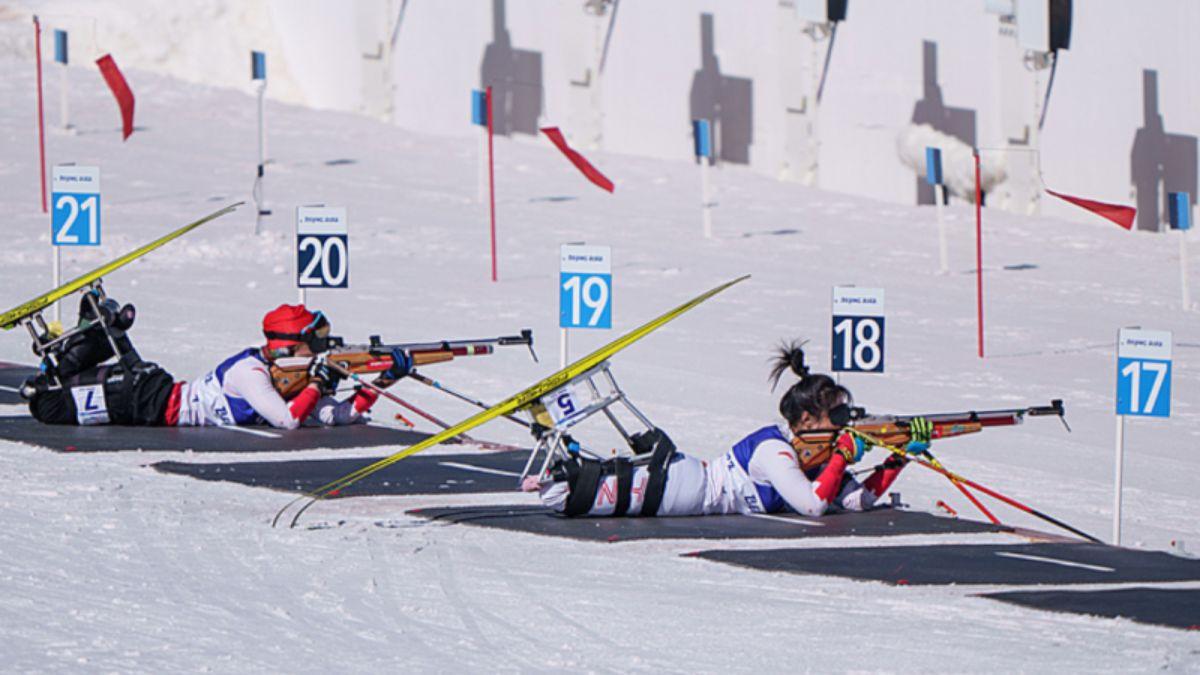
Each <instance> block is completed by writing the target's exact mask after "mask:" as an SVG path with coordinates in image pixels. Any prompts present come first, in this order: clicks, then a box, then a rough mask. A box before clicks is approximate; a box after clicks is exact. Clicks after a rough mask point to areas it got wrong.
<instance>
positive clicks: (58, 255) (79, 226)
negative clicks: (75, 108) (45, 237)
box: [50, 164, 100, 322]
mask: <svg viewBox="0 0 1200 675" xmlns="http://www.w3.org/2000/svg"><path fill="white" fill-rule="evenodd" d="M50 185H51V192H50V205H51V211H50V245H51V246H52V247H53V248H54V287H55V288H58V287H59V286H60V285H62V248H61V247H63V246H99V245H100V168H99V167H95V166H73V165H69V164H63V165H58V166H55V167H54V169H53V170H52V171H51V183H50ZM54 320H55V321H60V322H61V321H62V308H61V307H60V306H59V303H58V302H56V303H54Z"/></svg>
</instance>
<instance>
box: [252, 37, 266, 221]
mask: <svg viewBox="0 0 1200 675" xmlns="http://www.w3.org/2000/svg"><path fill="white" fill-rule="evenodd" d="M250 79H251V80H252V81H254V82H257V83H258V87H257V89H258V165H257V171H258V173H257V175H256V176H255V178H254V209H255V214H254V234H259V233H260V232H262V218H263V216H269V215H271V210H270V209H269V208H267V196H266V194H264V190H263V174H264V173H265V171H264V168H265V166H266V163H267V159H266V157H267V134H266V130H265V129H264V125H265V124H266V122H265V119H264V117H265V114H266V113H265V110H264V106H265V101H266V94H267V55H266V54H265V53H263V52H254V51H252V52H250Z"/></svg>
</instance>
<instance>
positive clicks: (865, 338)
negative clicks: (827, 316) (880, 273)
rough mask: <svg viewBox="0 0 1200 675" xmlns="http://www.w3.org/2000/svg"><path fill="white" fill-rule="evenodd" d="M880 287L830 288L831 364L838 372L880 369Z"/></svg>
mask: <svg viewBox="0 0 1200 675" xmlns="http://www.w3.org/2000/svg"><path fill="white" fill-rule="evenodd" d="M883 327H884V318H883V289H882V288H856V287H854V286H835V287H834V288H833V337H832V339H833V349H832V352H833V365H832V368H833V370H834V371H839V372H870V373H882V372H883Z"/></svg>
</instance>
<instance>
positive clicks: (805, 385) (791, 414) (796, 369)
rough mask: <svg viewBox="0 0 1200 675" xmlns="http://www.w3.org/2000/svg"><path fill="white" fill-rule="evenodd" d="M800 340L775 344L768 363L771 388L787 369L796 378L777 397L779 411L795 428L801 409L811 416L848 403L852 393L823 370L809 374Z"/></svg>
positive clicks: (822, 413)
mask: <svg viewBox="0 0 1200 675" xmlns="http://www.w3.org/2000/svg"><path fill="white" fill-rule="evenodd" d="M804 344H805V343H804V342H801V341H792V342H790V343H785V344H782V345H780V346H779V349H778V351H777V353H776V355H775V358H774V359H773V362H772V365H771V374H770V376H769V378H768V379H769V380H770V381H771V387H772V389H773V388H774V387H775V386H777V385H778V384H779V380H780V378H781V377H783V374H784V372H786V371H789V370H790V371H791V372H792V373H793V374H794V375H796V376H797V377H799V378H800V381H799V382H796V383H795V384H793V385H792V386H791V387H789V388H788V390H787V391H786V392H784V393H783V398H781V399H780V400H779V413H780V414H781V415H783V418H784V419H785V420H787V423H788V425H789V426H791V427H793V428H795V426H796V425H797V424H799V423H800V419H801V417H803V415H804V413H808V414H809V415H810V416H812V417H821V416H823V415H828V414H829V411H831V410H832V409H833V408H835V407H837V406H839V405H842V404H846V405H849V404H850V403H851V402H852V401H853V400H854V397H853V396H852V395H851V394H850V390H849V389H847V388H845V387H843V386H842V385H840V384H838V383H836V382H834V380H833V378H831V377H829V376H828V375H825V374H823V373H816V374H813V373H811V372H810V371H809V368H808V365H807V364H806V363H805V360H804Z"/></svg>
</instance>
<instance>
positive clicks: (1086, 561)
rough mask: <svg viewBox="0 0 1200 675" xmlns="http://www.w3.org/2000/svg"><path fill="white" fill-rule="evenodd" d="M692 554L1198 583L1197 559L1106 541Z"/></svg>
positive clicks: (979, 576) (912, 577)
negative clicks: (1095, 542) (1115, 544)
mask: <svg viewBox="0 0 1200 675" xmlns="http://www.w3.org/2000/svg"><path fill="white" fill-rule="evenodd" d="M695 555H697V556H699V557H701V558H704V559H706V560H714V561H717V562H723V563H729V564H733V565H740V566H743V567H750V568H753V569H758V570H766V571H771V572H791V573H794V574H822V575H828V576H837V577H849V578H851V579H864V580H870V581H883V582H886V583H889V584H897V585H913V586H918V585H946V584H989V585H993V584H1002V585H1012V586H1024V585H1032V584H1096V583H1126V582H1149V581H1200V560H1188V559H1185V558H1180V557H1177V556H1173V555H1170V554H1168V553H1160V552H1155V551H1137V550H1134V549H1128V548H1117V547H1115V546H1106V545H1104V544H1012V545H1002V544H1001V545H997V544H954V545H942V546H884V547H869V548H868V547H862V548H824V549H811V548H810V549H774V550H762V551H701V552H699V553H696V554H695Z"/></svg>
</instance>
